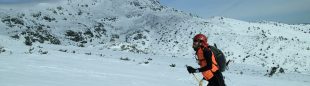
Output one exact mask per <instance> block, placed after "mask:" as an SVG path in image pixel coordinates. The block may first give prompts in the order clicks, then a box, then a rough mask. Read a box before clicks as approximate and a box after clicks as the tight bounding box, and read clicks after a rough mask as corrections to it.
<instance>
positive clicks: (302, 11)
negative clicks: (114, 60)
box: [160, 0, 310, 24]
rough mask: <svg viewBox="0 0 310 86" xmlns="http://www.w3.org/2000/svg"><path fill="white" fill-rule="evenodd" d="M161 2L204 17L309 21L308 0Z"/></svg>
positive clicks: (294, 21)
mask: <svg viewBox="0 0 310 86" xmlns="http://www.w3.org/2000/svg"><path fill="white" fill-rule="evenodd" d="M160 2H161V4H163V5H165V6H168V7H173V8H175V9H178V10H182V11H185V12H189V13H192V14H196V15H198V16H200V17H203V18H208V17H211V16H224V17H228V18H234V19H239V20H246V21H262V20H267V21H277V22H284V23H289V24H298V23H310V0H160Z"/></svg>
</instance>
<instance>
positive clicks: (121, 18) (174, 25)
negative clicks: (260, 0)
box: [0, 0, 310, 86]
mask: <svg viewBox="0 0 310 86" xmlns="http://www.w3.org/2000/svg"><path fill="white" fill-rule="evenodd" d="M0 19H1V21H0V29H1V30H2V31H1V32H0V38H1V39H0V59H1V60H0V61H1V63H0V72H1V73H0V74H1V75H0V76H6V77H13V78H9V79H8V82H10V81H11V82H12V81H14V80H16V79H17V78H18V77H22V78H27V76H32V77H31V78H34V79H37V77H40V75H35V76H33V74H42V76H44V77H50V78H53V79H55V80H52V81H57V79H58V78H63V77H58V76H61V75H67V74H68V73H70V72H73V73H77V74H82V75H83V74H85V75H87V74H90V73H91V74H90V76H88V78H89V79H88V80H89V81H87V80H86V81H85V83H90V82H93V81H92V80H91V79H90V78H91V77H96V78H97V80H95V81H99V80H103V81H104V80H109V78H107V77H108V76H116V77H115V78H124V77H125V78H124V79H130V78H138V79H134V80H144V79H145V78H144V77H135V75H136V76H140V75H139V74H142V75H141V76H153V78H168V77H166V75H170V74H173V72H177V73H176V74H174V75H175V76H174V77H172V78H169V80H170V81H171V80H173V79H178V80H179V81H173V82H174V83H172V84H171V85H189V84H190V83H194V82H185V84H182V83H178V84H176V83H177V82H182V81H184V80H189V79H184V76H182V75H183V74H184V73H186V72H184V71H185V70H184V67H183V66H184V65H185V64H192V65H196V64H195V62H194V61H192V60H194V59H192V58H193V57H194V54H193V53H194V52H193V50H192V48H191V43H192V37H193V36H194V35H195V34H198V33H203V34H206V35H207V36H208V37H209V42H210V44H211V45H212V44H214V43H216V44H217V46H218V47H219V48H220V49H222V50H223V51H224V52H225V55H226V56H227V59H229V60H234V63H233V64H232V66H231V67H230V70H229V71H228V72H226V74H227V75H228V77H229V76H239V75H238V74H241V75H242V74H248V76H246V77H247V78H249V77H251V76H255V77H258V78H263V79H267V80H262V82H268V79H269V78H268V77H267V76H271V75H269V74H270V71H274V70H276V73H277V74H279V75H280V76H278V77H277V78H276V79H275V80H273V79H274V78H272V81H278V82H279V83H280V82H285V81H286V80H290V78H288V79H287V78H286V79H285V80H278V79H281V78H282V77H294V78H296V77H299V76H303V75H306V76H305V77H301V78H298V79H296V80H299V81H301V82H303V83H300V84H301V85H303V84H304V83H307V84H309V81H307V79H308V80H309V74H310V53H309V52H310V39H309V37H310V25H289V24H283V23H277V22H267V21H266V22H258V23H252V22H245V21H239V20H235V19H230V18H224V17H213V18H210V19H206V20H205V19H201V18H199V17H195V16H192V15H191V14H187V13H184V12H181V11H178V10H174V9H173V8H169V7H165V6H162V5H160V3H159V2H158V1H157V0H62V1H60V2H57V3H41V4H38V5H36V6H33V7H26V8H18V9H11V8H0ZM119 54H121V55H119ZM40 57H42V58H40ZM27 58H29V59H27ZM128 58H129V59H128ZM60 59H64V60H63V61H62V60H60ZM120 59H121V60H120ZM132 59H134V60H132ZM149 59H154V60H152V61H151V62H150V64H149V61H150V60H149ZM156 59H161V60H157V61H156ZM162 59H164V60H162ZM71 60H72V61H71ZM97 60H98V61H97ZM102 60H103V61H102ZM123 60H125V61H124V62H125V63H124V62H123ZM127 60H130V61H129V63H126V62H127ZM40 61H43V62H42V63H41V62H40ZM67 61H68V63H67ZM73 61H74V62H73ZM84 61H85V62H86V63H85V65H84V63H83V62H84ZM101 61H102V62H103V63H101ZM110 61H112V62H110ZM9 62H12V63H18V64H12V63H9ZM32 62H34V63H33V64H32ZM44 62H46V63H44ZM59 62H60V63H59ZM92 62H95V63H92ZM130 62H132V63H130ZM58 63H59V64H58ZM136 63H137V64H138V65H137V64H136ZM25 64H27V65H25ZM57 64H58V65H57ZM81 64H83V65H81ZM113 64H120V65H116V66H115V67H113V68H115V69H113V68H109V67H111V65H113ZM127 64H129V65H130V67H129V66H125V67H127V69H126V70H130V71H128V72H117V73H125V74H127V73H129V74H127V75H118V74H116V73H115V74H114V73H112V72H116V71H118V69H119V68H121V67H123V65H127ZM172 64H176V65H177V67H176V68H174V67H170V66H169V65H171V66H172ZM1 65H4V66H1ZM44 65H45V66H44ZM99 65H104V66H99ZM72 66H73V67H72ZM89 66H91V67H94V68H88V67H89ZM145 66H146V67H155V68H156V69H161V68H162V67H163V68H164V69H163V70H162V72H165V73H166V74H163V75H161V76H157V77H156V74H159V73H155V74H154V75H151V74H145V75H144V72H151V73H152V72H153V71H157V70H154V69H151V68H146V67H145ZM166 66H167V67H166ZM24 67H25V68H26V69H25V71H20V70H24V69H20V68H24ZM27 67H29V69H27ZM69 67H70V68H73V69H70V68H69ZM101 67H102V68H103V69H101ZM136 67H138V68H136ZM140 67H142V68H140ZM15 68H16V69H15ZM32 68H34V70H35V71H31V69H32ZM41 68H42V69H47V70H46V71H44V70H42V71H38V70H41ZM67 68H69V69H67ZM74 68H75V69H74ZM105 68H108V70H111V72H107V71H108V70H105ZM131 68H132V69H133V70H131ZM144 68H146V69H144ZM1 69H2V70H1ZM84 69H85V70H84ZM49 70H51V71H49ZM136 70H141V71H139V72H137V71H136ZM151 70H153V71H151ZM11 71H18V72H15V73H17V74H20V75H23V74H26V73H27V74H26V75H25V76H18V75H16V74H15V73H11ZM180 71H182V72H180ZM23 72H26V73H23ZM44 72H47V73H44ZM51 72H52V73H53V74H55V73H56V75H58V76H48V73H51ZM100 72H103V73H100ZM28 73H29V74H28ZM92 74H93V75H92ZM130 74H133V76H130ZM235 74H237V75H235ZM253 74H254V75H253ZM281 74H282V76H281ZM290 74H297V75H296V76H290ZM74 75H75V74H72V75H71V74H68V76H67V77H74ZM64 77H65V76H64ZM75 77H76V76H75ZM78 77H83V76H78ZM78 77H76V78H78ZM185 77H188V76H185ZM115 78H114V79H112V80H116V79H115ZM251 78H252V77H251ZM48 79H49V78H46V81H47V80H48ZM124 79H122V81H126V80H124ZM148 79H149V78H148ZM190 79H191V78H190ZM6 80H7V79H4V78H0V85H1V83H3V82H7V81H6ZM17 81H19V79H18V80H17ZM20 81H23V80H20ZM30 81H31V80H30ZM32 81H36V80H32ZM32 81H31V82H32ZM65 81H67V83H69V82H76V81H82V80H76V81H74V80H73V81H70V80H69V79H68V80H65ZM151 81H154V80H148V81H145V82H144V83H143V82H141V83H142V84H145V85H146V84H147V83H150V82H151ZM155 81H156V80H155ZM107 82H110V81H107ZM128 82H131V81H128ZM133 82H134V81H133ZM157 82H161V83H167V82H165V81H164V82H163V81H160V80H158V81H157ZM232 82H239V83H242V82H240V81H235V80H231V81H228V83H231V84H233V83H232ZM252 82H254V83H255V81H252ZM12 83H13V82H12ZM42 83H53V82H42ZM42 83H39V84H37V85H42ZM81 83H82V82H81ZM85 83H84V86H85ZM112 83H117V81H112ZM124 83H127V82H124ZM294 84H296V82H293V84H292V83H291V85H294ZM4 85H8V86H9V85H10V83H8V84H4ZM29 85H32V84H31V83H30V84H29ZM59 85H66V84H59ZM72 85H73V84H72ZM94 85H96V84H94ZM103 85H111V84H103ZM119 85H124V84H123V83H120V84H119ZM161 85H162V84H154V86H161ZM233 85H240V84H233ZM248 85H253V84H252V83H250V82H249V84H248ZM254 85H255V84H254ZM270 85H272V84H270ZM277 85H281V84H277ZM282 85H283V84H282ZM116 86H118V85H116ZM130 86H137V83H132V84H131V85H130Z"/></svg>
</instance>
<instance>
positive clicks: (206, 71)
mask: <svg viewBox="0 0 310 86" xmlns="http://www.w3.org/2000/svg"><path fill="white" fill-rule="evenodd" d="M192 47H193V49H194V50H195V51H196V55H197V58H196V60H197V62H198V64H199V65H200V68H193V67H191V66H187V71H188V72H189V73H199V72H201V73H202V75H203V79H204V80H207V81H208V82H209V83H208V85H207V86H225V82H224V78H223V75H222V73H221V71H219V66H218V65H217V62H216V60H215V58H216V57H215V55H214V53H213V52H212V51H211V48H210V46H209V44H208V38H207V37H206V36H205V35H203V34H197V35H196V36H195V37H194V38H193V46H192Z"/></svg>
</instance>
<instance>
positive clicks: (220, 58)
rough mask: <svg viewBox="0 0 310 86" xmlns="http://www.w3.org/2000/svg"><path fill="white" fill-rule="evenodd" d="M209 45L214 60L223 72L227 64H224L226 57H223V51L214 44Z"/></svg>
mask: <svg viewBox="0 0 310 86" xmlns="http://www.w3.org/2000/svg"><path fill="white" fill-rule="evenodd" d="M209 47H210V49H211V51H212V52H213V54H214V56H215V60H216V62H217V66H218V68H219V71H220V72H224V71H225V70H226V66H227V65H228V64H226V58H225V55H224V53H223V52H222V51H221V50H219V49H218V48H217V46H216V44H214V46H209Z"/></svg>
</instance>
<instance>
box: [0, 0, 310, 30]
mask: <svg viewBox="0 0 310 86" xmlns="http://www.w3.org/2000/svg"><path fill="white" fill-rule="evenodd" d="M52 1H58V0H0V5H4V4H20V3H39V2H52ZM159 1H160V2H161V4H163V5H165V6H168V7H173V8H175V9H178V10H182V11H185V12H187V13H192V14H195V15H198V16H200V17H203V18H208V17H211V16H224V17H228V18H234V19H239V20H246V21H262V20H267V21H278V22H284V23H289V24H298V23H310V0H159Z"/></svg>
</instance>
